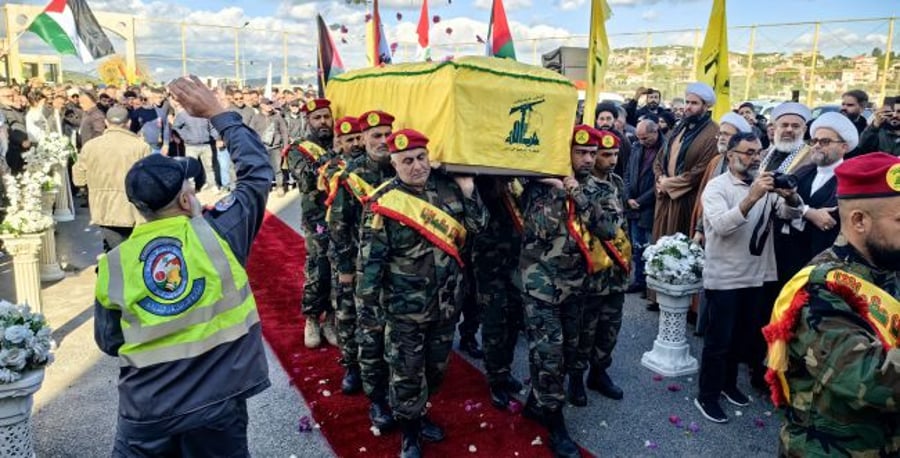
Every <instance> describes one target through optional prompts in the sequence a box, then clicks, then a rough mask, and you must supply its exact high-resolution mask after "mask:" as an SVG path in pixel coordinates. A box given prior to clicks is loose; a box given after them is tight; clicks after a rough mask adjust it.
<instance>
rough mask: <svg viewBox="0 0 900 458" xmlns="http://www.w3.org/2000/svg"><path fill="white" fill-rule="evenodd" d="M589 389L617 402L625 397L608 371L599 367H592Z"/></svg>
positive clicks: (589, 374) (588, 383)
mask: <svg viewBox="0 0 900 458" xmlns="http://www.w3.org/2000/svg"><path fill="white" fill-rule="evenodd" d="M587 387H588V388H589V389H591V390H594V391H597V392H599V393H600V394H602V395H604V396H606V397H608V398H610V399H615V400H617V401H618V400H620V399H622V398H623V397H624V396H625V393H623V392H622V389H621V388H619V387H618V386H616V384H615V383H613V381H612V379H611V378H609V375H607V373H606V369H600V368H599V367H594V366H591V369H590V370H589V371H588V377H587Z"/></svg>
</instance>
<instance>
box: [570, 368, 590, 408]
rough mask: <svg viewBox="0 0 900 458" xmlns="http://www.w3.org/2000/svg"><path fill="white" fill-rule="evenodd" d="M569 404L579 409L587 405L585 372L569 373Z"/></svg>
mask: <svg viewBox="0 0 900 458" xmlns="http://www.w3.org/2000/svg"><path fill="white" fill-rule="evenodd" d="M567 398H568V400H569V404H572V405H573V406H577V407H584V406H586V405H587V393H585V392H584V371H572V372H569V389H568V393H567Z"/></svg>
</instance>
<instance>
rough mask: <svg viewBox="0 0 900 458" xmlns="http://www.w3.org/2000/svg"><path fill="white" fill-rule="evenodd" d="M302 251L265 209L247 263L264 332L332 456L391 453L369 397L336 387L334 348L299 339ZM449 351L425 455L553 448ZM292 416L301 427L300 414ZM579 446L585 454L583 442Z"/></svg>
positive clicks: (540, 453)
mask: <svg viewBox="0 0 900 458" xmlns="http://www.w3.org/2000/svg"><path fill="white" fill-rule="evenodd" d="M305 259H306V248H305V246H304V243H303V237H301V236H300V235H299V234H298V233H297V232H296V231H294V230H293V229H292V228H291V227H290V226H288V225H287V224H285V223H284V222H282V221H281V220H280V219H278V217H276V216H274V215H273V214H267V215H266V218H265V221H264V222H263V226H262V229H261V230H260V233H259V235H258V236H257V238H256V241H255V243H254V244H253V248H252V251H251V253H250V259H249V261H248V263H247V273H248V275H249V277H250V285H251V287H252V289H253V294H254V295H255V296H256V303H257V307H258V308H259V315H260V319H261V320H262V328H263V336H264V337H265V339H266V341H267V342H268V343H269V345H270V346H271V347H272V349H273V351H274V352H275V354H276V355H277V357H278V360H279V362H280V363H281V365H282V367H283V368H284V370H285V372H286V373H287V374H288V375H289V376H290V378H291V383H292V384H293V385H294V386H295V387H296V388H297V389H298V390H299V391H300V393H301V394H302V395H303V398H304V399H305V400H306V402H307V403H308V404H309V408H310V410H311V411H312V415H313V419H314V420H315V423H316V424H317V425H318V426H319V428H321V431H322V434H323V435H324V436H325V438H326V440H328V443H329V445H331V448H332V449H333V450H334V452H335V454H336V455H337V456H339V457H360V456H365V457H396V456H398V454H399V451H400V435H399V433H398V432H393V433H391V434H384V435H382V436H379V437H376V436H375V435H374V434H373V433H372V431H370V429H369V428H370V426H371V424H370V422H369V416H368V412H369V402H368V400H367V399H366V397H365V396H364V395H362V394H359V395H354V396H346V395H344V394H343V393H342V392H341V387H340V385H341V377H343V374H344V370H343V368H342V367H341V366H340V364H339V362H338V361H339V359H340V352H339V351H338V349H337V348H335V347H332V346H328V345H325V346H323V347H321V348H317V349H312V350H311V349H307V348H306V347H305V346H304V345H303V327H304V325H305V320H304V317H303V315H302V314H301V313H300V298H301V296H302V293H303V267H304V261H305ZM450 359H451V361H450V364H449V367H448V370H447V374H446V378H445V381H444V384H443V386H442V387H441V389H440V391H439V392H438V393H437V394H435V395H433V396H432V397H431V403H432V407H431V409H430V410H429V414H428V415H429V418H431V419H432V420H433V421H434V422H435V423H437V424H439V425H441V426H443V427H444V428H445V431H446V439H445V440H444V441H443V442H441V443H438V444H428V443H426V444H424V448H423V452H424V453H425V454H426V455H428V456H473V457H545V456H551V454H550V452H549V450H548V449H547V446H546V445H532V442H533V441H534V440H535V438H536V437H539V436H540V438H541V441H540V442H541V443H542V444H546V443H547V435H546V431H545V430H544V429H543V428H542V427H540V426H539V425H537V424H536V423H534V422H532V421H530V420H527V419H525V418H523V417H522V416H521V415H519V414H513V413H510V412H506V411H500V410H497V409H495V408H494V407H492V406H491V404H490V398H489V397H488V385H487V380H486V378H485V376H484V374H482V373H481V372H480V371H479V370H478V369H477V368H476V367H474V366H472V365H471V364H469V363H468V362H467V361H466V360H464V359H463V358H461V357H460V356H459V355H457V354H456V353H455V352H454V353H452V354H451V357H450ZM251 421H252V420H251ZM290 421H292V422H296V423H297V425H298V429H299V424H300V421H301V420H300V416H299V414H298V417H297V418H294V419H291V420H290ZM297 434H308V433H301V432H299V431H298V432H297ZM582 454H583V455H585V456H589V455H588V454H587V452H585V451H584V450H582Z"/></svg>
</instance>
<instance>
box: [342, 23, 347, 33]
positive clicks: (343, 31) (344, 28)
mask: <svg viewBox="0 0 900 458" xmlns="http://www.w3.org/2000/svg"><path fill="white" fill-rule="evenodd" d="M341 33H347V26H346V25H342V26H341Z"/></svg>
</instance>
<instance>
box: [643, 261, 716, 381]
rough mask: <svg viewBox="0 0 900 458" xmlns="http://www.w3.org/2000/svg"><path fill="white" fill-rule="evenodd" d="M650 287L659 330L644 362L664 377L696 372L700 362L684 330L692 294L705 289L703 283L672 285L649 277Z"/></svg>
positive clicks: (644, 357) (648, 367)
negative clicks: (692, 352) (657, 316)
mask: <svg viewBox="0 0 900 458" xmlns="http://www.w3.org/2000/svg"><path fill="white" fill-rule="evenodd" d="M647 287H649V288H650V289H652V290H654V291H656V301H657V302H658V303H659V311H660V313H659V331H658V332H657V334H656V340H655V341H654V342H653V350H650V351H648V352H646V353H644V356H643V357H642V358H641V365H642V366H644V367H646V368H647V369H650V370H651V371H653V372H656V373H657V374H660V375H662V376H665V377H678V376H682V375H688V374H693V373H696V372H697V371H698V370H699V369H700V365H699V364H698V363H697V358H694V357H693V356H691V347H690V345H688V343H687V337H686V336H685V331H686V329H687V312H688V309H690V307H691V295H692V294H694V293H696V292H698V291H700V290H701V289H703V284H702V283H695V284H691V285H670V284H667V283H661V282H658V281H656V280H654V279H653V278H651V277H647Z"/></svg>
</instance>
